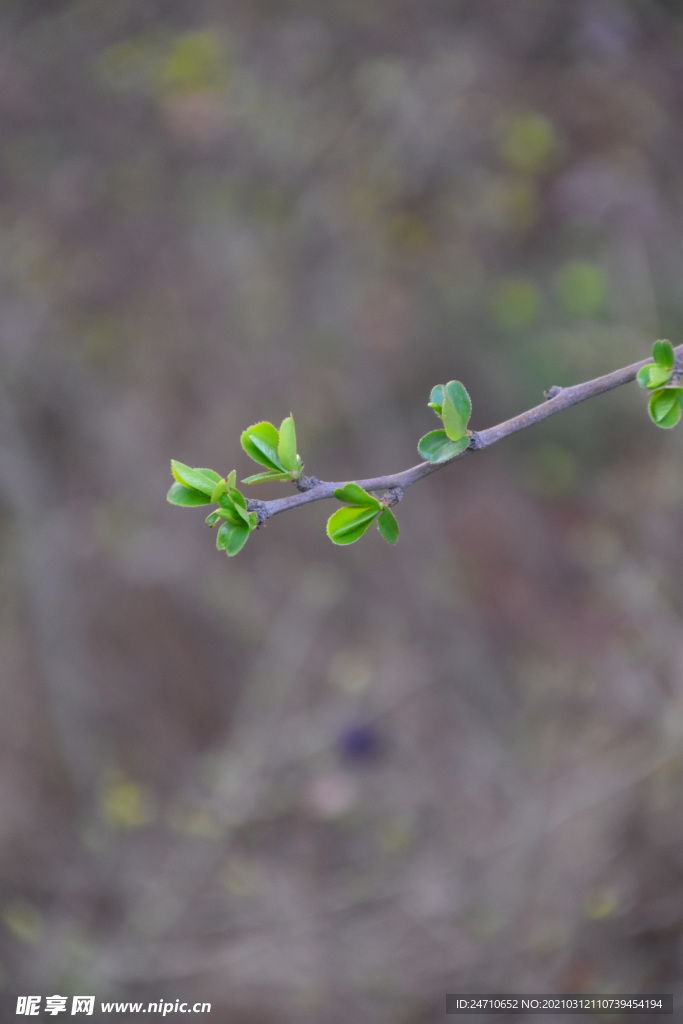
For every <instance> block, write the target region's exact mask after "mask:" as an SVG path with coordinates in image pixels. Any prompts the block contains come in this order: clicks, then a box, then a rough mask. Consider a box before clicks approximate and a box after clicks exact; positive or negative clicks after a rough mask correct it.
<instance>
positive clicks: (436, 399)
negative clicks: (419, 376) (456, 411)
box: [427, 384, 443, 416]
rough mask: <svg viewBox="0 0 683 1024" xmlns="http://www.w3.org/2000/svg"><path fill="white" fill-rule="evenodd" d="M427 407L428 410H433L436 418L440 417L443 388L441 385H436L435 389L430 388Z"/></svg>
mask: <svg viewBox="0 0 683 1024" xmlns="http://www.w3.org/2000/svg"><path fill="white" fill-rule="evenodd" d="M427 405H428V407H429V408H430V409H433V410H434V412H435V413H436V414H437V416H440V415H441V407H442V406H443V386H442V385H441V384H437V385H436V387H435V388H432V393H431V395H430V396H429V401H428V402H427Z"/></svg>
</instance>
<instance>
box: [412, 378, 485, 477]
mask: <svg viewBox="0 0 683 1024" xmlns="http://www.w3.org/2000/svg"><path fill="white" fill-rule="evenodd" d="M427 404H428V406H429V408H430V409H433V410H434V412H435V413H436V415H437V416H438V417H439V418H440V419H441V421H442V422H443V429H442V430H432V431H430V432H429V434H425V436H424V437H422V438H421V439H420V443H419V444H418V446H417V450H418V452H419V453H420V455H421V456H422V458H423V459H426V460H427V461H428V462H432V463H434V464H438V463H441V462H448V460H449V459H453V458H455V456H456V455H460V453H461V452H464V451H465V449H466V448H467V447H468V446H469V443H470V437H471V431H469V430H468V429H467V424H468V423H469V419H470V416H471V415H472V402H471V400H470V396H469V395H468V394H467V391H466V390H465V387H464V385H463V384H461V383H460V381H459V380H451V381H449V382H448V384H437V386H436V387H435V388H432V393H431V395H430V397H429V402H428V403H427Z"/></svg>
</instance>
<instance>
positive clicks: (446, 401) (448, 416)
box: [441, 394, 467, 441]
mask: <svg viewBox="0 0 683 1024" xmlns="http://www.w3.org/2000/svg"><path fill="white" fill-rule="evenodd" d="M441 419H442V420H443V425H444V428H445V430H446V433H447V434H448V436H449V438H450V439H451V441H458V440H460V438H461V437H465V436H466V435H467V426H466V424H465V423H464V422H463V420H462V418H461V417H460V415H459V414H458V411H457V409H456V408H455V406H454V405H453V403H452V401H451V399H450V397H449V396H448V394H445V395H444V396H443V407H442V409H441Z"/></svg>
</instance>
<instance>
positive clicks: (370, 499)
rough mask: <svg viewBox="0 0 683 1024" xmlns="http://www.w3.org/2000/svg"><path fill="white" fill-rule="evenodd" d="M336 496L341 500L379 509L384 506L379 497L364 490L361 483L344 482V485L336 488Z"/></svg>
mask: <svg viewBox="0 0 683 1024" xmlns="http://www.w3.org/2000/svg"><path fill="white" fill-rule="evenodd" d="M334 496H335V498H338V499H339V501H347V502H348V503H349V504H350V505H360V506H363V507H366V508H374V509H377V510H379V509H380V508H381V507H382V506H381V505H380V503H379V501H378V500H377V498H375V497H374V495H372V494H369V493H368V491H366V490H364V488H362V487H361V486H360V484H355V483H350V484H344V486H343V487H338V488H337V489H336V491H335V492H334Z"/></svg>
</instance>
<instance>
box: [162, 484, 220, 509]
mask: <svg viewBox="0 0 683 1024" xmlns="http://www.w3.org/2000/svg"><path fill="white" fill-rule="evenodd" d="M166 501H169V502H170V503H171V505H183V506H185V507H186V508H191V507H192V506H194V505H210V504H211V498H210V497H209V496H208V495H207V494H204V493H203V492H202V491H196V490H195V489H194V488H193V487H185V485H184V484H178V483H175V484H172V485H171V489H170V490H169V492H168V494H167V495H166Z"/></svg>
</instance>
